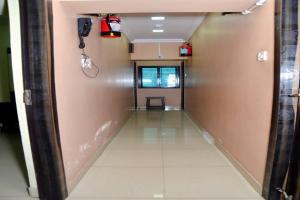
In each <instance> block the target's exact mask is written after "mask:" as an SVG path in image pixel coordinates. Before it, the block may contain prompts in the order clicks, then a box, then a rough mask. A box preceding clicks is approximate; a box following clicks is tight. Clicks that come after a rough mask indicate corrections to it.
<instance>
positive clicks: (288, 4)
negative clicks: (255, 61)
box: [263, 0, 299, 200]
mask: <svg viewBox="0 0 300 200" xmlns="http://www.w3.org/2000/svg"><path fill="white" fill-rule="evenodd" d="M275 2H276V11H275V68H274V70H275V71H274V99H273V113H272V126H271V132H270V141H269V150H268V158H267V165H266V171H265V178H264V184H263V196H264V197H265V198H266V199H268V200H280V199H281V194H280V193H279V192H278V191H277V190H276V188H277V187H278V188H284V187H285V186H284V185H285V183H286V179H287V174H288V171H289V164H290V162H291V159H290V158H291V155H292V146H293V141H294V140H295V136H296V135H297V134H295V133H296V131H295V127H294V123H295V120H296V112H295V110H294V106H295V105H294V104H293V101H292V98H291V97H289V96H288V95H291V94H293V93H298V91H294V90H293V87H292V85H293V84H292V83H293V82H294V81H297V82H298V81H299V80H294V78H281V77H282V75H283V74H284V73H285V74H286V73H290V75H292V76H289V77H294V76H293V73H295V72H298V71H295V66H296V65H295V60H296V53H297V48H296V47H297V43H298V21H297V19H298V4H299V2H298V0H276V1H275ZM296 70H299V69H296ZM298 73H299V72H298ZM298 137H299V136H298ZM298 179H299V177H298ZM289 187H293V186H291V185H289ZM287 190H289V189H288V188H287ZM288 192H289V191H288ZM298 192H299V191H298ZM293 195H294V194H293ZM298 195H299V194H298ZM295 200H296V199H295Z"/></svg>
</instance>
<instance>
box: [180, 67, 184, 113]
mask: <svg viewBox="0 0 300 200" xmlns="http://www.w3.org/2000/svg"><path fill="white" fill-rule="evenodd" d="M184 68H185V63H184V61H181V67H180V70H181V71H180V80H181V110H184V88H185V82H184V81H185V69H184Z"/></svg>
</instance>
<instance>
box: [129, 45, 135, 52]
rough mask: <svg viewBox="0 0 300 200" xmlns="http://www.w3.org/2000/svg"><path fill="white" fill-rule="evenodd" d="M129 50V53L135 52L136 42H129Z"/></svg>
mask: <svg viewBox="0 0 300 200" xmlns="http://www.w3.org/2000/svg"><path fill="white" fill-rule="evenodd" d="M128 52H129V53H134V44H133V43H129V44H128Z"/></svg>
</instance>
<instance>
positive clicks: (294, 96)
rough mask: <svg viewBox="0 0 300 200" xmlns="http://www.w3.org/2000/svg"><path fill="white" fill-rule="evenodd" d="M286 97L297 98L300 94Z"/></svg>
mask: <svg viewBox="0 0 300 200" xmlns="http://www.w3.org/2000/svg"><path fill="white" fill-rule="evenodd" d="M288 97H292V98H296V97H297V98H298V97H300V94H289V95H288Z"/></svg>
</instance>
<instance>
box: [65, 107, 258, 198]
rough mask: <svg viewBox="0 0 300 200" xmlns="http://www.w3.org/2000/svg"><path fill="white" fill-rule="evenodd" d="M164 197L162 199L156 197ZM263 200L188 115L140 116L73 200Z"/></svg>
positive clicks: (124, 130) (109, 149) (129, 124)
mask: <svg viewBox="0 0 300 200" xmlns="http://www.w3.org/2000/svg"><path fill="white" fill-rule="evenodd" d="M155 197H160V198H155ZM89 199H90V200H95V199H97V200H153V199H161V200H196V199H197V200H259V199H262V198H261V197H260V196H259V194H257V193H256V192H255V191H254V190H253V189H252V187H251V186H250V185H249V184H248V183H247V182H246V181H245V180H244V179H243V178H242V177H241V175H239V174H237V171H236V170H235V169H234V168H233V167H232V166H231V165H230V163H229V162H228V161H227V159H225V158H224V156H223V155H222V154H221V153H220V152H219V151H218V150H217V149H216V147H215V146H214V145H211V144H209V143H207V142H206V140H205V139H204V137H203V134H202V132H201V131H200V130H199V129H198V128H197V127H195V125H194V124H193V123H192V121H191V120H190V119H189V118H188V117H187V116H186V114H185V113H183V112H145V111H142V112H136V113H134V114H133V115H132V117H131V118H130V119H129V121H128V122H127V123H126V124H125V125H124V127H123V128H122V129H121V131H120V132H119V134H118V135H117V136H116V137H115V138H114V140H113V141H112V142H111V144H110V145H109V146H108V147H107V149H106V150H105V152H104V153H103V154H102V155H101V156H100V158H99V159H98V160H97V161H96V162H95V164H94V165H93V167H92V168H91V169H90V170H89V171H88V173H87V174H86V176H85V177H84V178H83V179H82V181H81V182H80V183H79V184H78V186H77V187H76V188H75V190H74V191H73V192H72V193H71V196H70V198H69V200H89Z"/></svg>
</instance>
